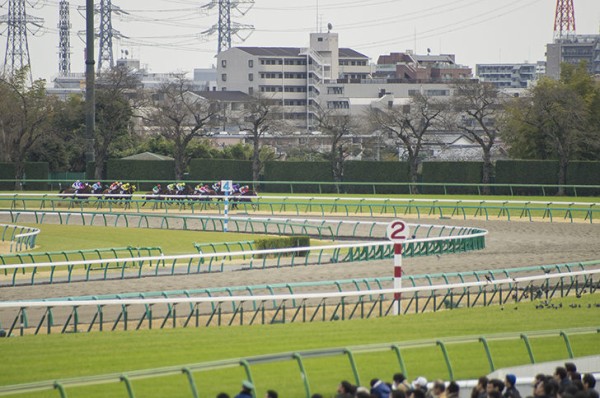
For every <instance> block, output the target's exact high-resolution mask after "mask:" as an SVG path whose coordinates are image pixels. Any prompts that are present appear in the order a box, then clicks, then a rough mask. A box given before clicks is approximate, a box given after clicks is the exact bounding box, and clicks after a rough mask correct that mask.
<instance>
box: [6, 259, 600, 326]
mask: <svg viewBox="0 0 600 398" xmlns="http://www.w3.org/2000/svg"><path fill="white" fill-rule="evenodd" d="M555 267H556V266H547V267H540V268H539V269H538V272H539V274H538V275H533V276H531V270H529V271H528V272H527V274H529V275H525V276H516V275H514V274H511V275H510V276H509V277H505V278H501V279H492V278H489V277H488V278H485V280H483V281H482V280H480V277H481V276H483V275H485V274H483V273H473V275H472V276H469V278H468V280H467V278H466V277H467V276H468V274H466V273H465V274H461V275H459V277H458V278H454V279H456V280H450V279H449V277H448V276H445V275H443V276H442V277H441V278H437V279H438V281H441V282H442V283H437V284H433V282H432V278H431V276H429V275H425V276H424V280H421V281H420V283H419V284H416V283H415V281H416V280H415V279H414V278H413V279H411V278H408V279H409V280H410V281H411V283H412V284H413V286H406V285H404V286H406V287H404V286H403V287H402V289H400V292H401V294H402V297H401V298H400V299H399V300H400V301H399V302H398V300H397V299H396V298H395V296H394V293H397V292H398V289H394V288H392V287H389V285H391V284H390V283H389V282H388V283H387V285H388V287H386V286H385V284H384V283H382V281H381V280H380V281H378V283H380V286H375V283H373V284H372V285H371V286H369V288H367V289H365V290H351V289H347V290H342V289H340V285H339V284H338V285H336V289H332V290H333V291H330V292H320V293H318V294H315V293H309V292H306V291H303V292H298V291H295V292H292V290H291V287H290V286H286V287H285V289H287V291H285V290H284V292H278V293H276V294H275V292H274V287H273V286H270V285H265V286H262V287H260V289H259V288H258V287H257V288H256V289H252V288H248V287H246V291H240V290H237V291H234V290H233V289H232V288H224V289H221V290H199V291H198V292H197V294H192V293H191V292H190V291H187V290H186V291H183V292H181V294H180V295H177V296H173V295H172V296H167V295H166V294H164V293H163V294H162V295H161V296H156V295H150V294H146V293H139V294H138V295H133V296H132V295H129V296H128V297H123V296H122V295H115V296H112V298H111V297H105V296H93V297H91V298H90V297H85V298H81V297H79V298H73V297H69V298H66V299H54V300H36V301H32V300H29V301H13V302H0V309H2V312H1V316H2V318H1V319H2V324H3V325H4V327H5V328H6V333H7V335H8V336H13V335H25V334H38V333H47V334H51V333H80V332H90V331H104V330H140V329H163V328H179V327H183V328H186V327H196V328H199V327H211V326H231V325H252V324H274V323H292V322H304V323H306V322H327V321H338V320H351V319H368V318H374V317H383V316H389V315H393V314H394V313H395V312H394V310H395V309H396V308H398V307H397V306H398V305H399V307H400V309H401V311H400V313H401V314H407V313H422V312H431V311H433V312H435V311H440V310H452V309H454V308H458V307H469V308H470V307H481V306H492V305H504V304H514V305H516V304H519V303H533V302H534V301H535V302H536V306H537V305H539V306H541V307H542V309H543V308H546V309H548V310H552V309H554V307H553V304H552V305H551V304H550V300H551V299H553V298H556V297H566V296H581V295H584V294H595V293H596V291H597V290H598V288H599V287H600V286H599V284H598V282H597V281H595V280H594V276H595V275H596V274H598V273H600V268H598V263H597V262H596V263H595V264H594V265H593V266H589V267H586V269H583V270H570V271H568V272H562V273H554V272H546V271H547V270H548V269H556V268H555ZM487 275H490V274H489V273H487ZM492 275H493V274H492ZM354 283H356V281H355V282H354Z"/></svg>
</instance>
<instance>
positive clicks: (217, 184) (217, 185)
mask: <svg viewBox="0 0 600 398" xmlns="http://www.w3.org/2000/svg"><path fill="white" fill-rule="evenodd" d="M212 188H213V189H214V190H215V192H219V191H221V181H217V182H215V183H214V184H213V185H212Z"/></svg>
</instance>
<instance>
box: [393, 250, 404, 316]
mask: <svg viewBox="0 0 600 398" xmlns="http://www.w3.org/2000/svg"><path fill="white" fill-rule="evenodd" d="M401 288H402V243H394V289H401ZM401 299H402V293H394V301H395V305H394V315H400V314H402V305H401Z"/></svg>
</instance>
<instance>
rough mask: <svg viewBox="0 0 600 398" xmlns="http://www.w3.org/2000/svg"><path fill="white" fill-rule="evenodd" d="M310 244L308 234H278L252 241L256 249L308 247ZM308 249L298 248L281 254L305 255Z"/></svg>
mask: <svg viewBox="0 0 600 398" xmlns="http://www.w3.org/2000/svg"><path fill="white" fill-rule="evenodd" d="M308 246H310V237H308V236H279V237H275V238H265V239H257V240H255V241H254V248H255V249H256V250H269V249H284V248H288V247H308ZM307 254H308V250H299V251H297V252H289V253H285V254H283V256H284V257H289V256H292V255H294V256H296V257H306V255H307Z"/></svg>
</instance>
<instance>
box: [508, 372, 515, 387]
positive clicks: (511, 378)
mask: <svg viewBox="0 0 600 398" xmlns="http://www.w3.org/2000/svg"><path fill="white" fill-rule="evenodd" d="M505 382H506V386H507V387H514V386H515V384H517V377H516V376H515V375H513V374H507V375H506V380H505Z"/></svg>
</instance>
